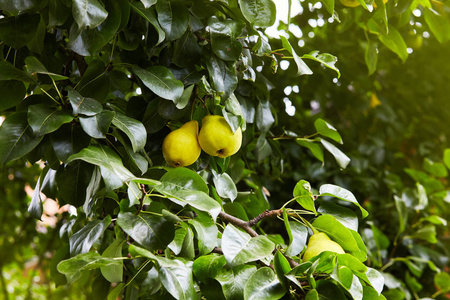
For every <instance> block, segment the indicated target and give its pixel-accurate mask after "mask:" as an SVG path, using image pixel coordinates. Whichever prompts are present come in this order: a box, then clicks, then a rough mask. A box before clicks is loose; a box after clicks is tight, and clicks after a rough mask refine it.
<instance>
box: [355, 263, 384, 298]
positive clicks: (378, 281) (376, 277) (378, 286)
mask: <svg viewBox="0 0 450 300" xmlns="http://www.w3.org/2000/svg"><path fill="white" fill-rule="evenodd" d="M357 275H358V276H359V277H360V278H362V279H363V280H364V281H366V282H367V283H369V284H370V285H371V286H372V287H373V289H374V290H375V291H376V292H377V293H378V295H381V292H382V291H383V287H384V277H383V275H382V274H381V273H380V272H379V271H377V270H375V269H373V268H369V267H368V268H367V271H366V273H365V274H364V276H360V275H359V274H357Z"/></svg>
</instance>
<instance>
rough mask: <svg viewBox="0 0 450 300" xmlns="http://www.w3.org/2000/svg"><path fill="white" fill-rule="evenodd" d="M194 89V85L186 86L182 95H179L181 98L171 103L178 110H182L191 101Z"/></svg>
mask: <svg viewBox="0 0 450 300" xmlns="http://www.w3.org/2000/svg"><path fill="white" fill-rule="evenodd" d="M194 87H195V84H192V85H190V86H188V87H187V88H186V89H185V90H184V91H183V94H182V95H181V97H180V98H179V99H177V100H175V101H173V103H174V104H175V106H176V107H177V108H178V109H183V108H185V107H186V105H188V103H189V99H191V95H192V91H193V90H194Z"/></svg>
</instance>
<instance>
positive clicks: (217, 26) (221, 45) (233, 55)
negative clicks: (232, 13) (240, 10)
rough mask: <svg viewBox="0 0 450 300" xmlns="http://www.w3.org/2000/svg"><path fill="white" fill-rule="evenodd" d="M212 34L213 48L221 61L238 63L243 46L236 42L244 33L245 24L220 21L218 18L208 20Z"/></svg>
mask: <svg viewBox="0 0 450 300" xmlns="http://www.w3.org/2000/svg"><path fill="white" fill-rule="evenodd" d="M208 26H209V28H210V34H211V47H212V49H213V52H214V54H216V55H217V56H218V57H219V58H220V59H223V60H227V61H236V60H238V59H239V57H240V55H241V53H242V44H241V43H240V42H239V41H238V40H236V38H237V37H239V36H240V35H241V33H242V29H243V28H244V27H245V24H243V23H241V22H238V21H235V20H230V19H226V20H224V21H220V20H219V19H218V18H217V17H216V16H212V17H211V18H209V20H208Z"/></svg>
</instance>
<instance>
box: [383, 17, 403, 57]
mask: <svg viewBox="0 0 450 300" xmlns="http://www.w3.org/2000/svg"><path fill="white" fill-rule="evenodd" d="M378 37H379V39H380V41H381V42H382V43H383V44H384V45H385V46H386V47H388V48H389V49H390V50H391V51H392V52H394V53H395V54H397V55H398V56H399V57H400V59H401V60H402V61H403V62H405V60H406V58H407V57H408V52H407V50H406V43H405V41H404V39H403V37H402V35H401V34H400V32H398V30H397V29H396V28H395V27H393V26H391V25H389V29H388V33H387V34H380V35H379V36H378Z"/></svg>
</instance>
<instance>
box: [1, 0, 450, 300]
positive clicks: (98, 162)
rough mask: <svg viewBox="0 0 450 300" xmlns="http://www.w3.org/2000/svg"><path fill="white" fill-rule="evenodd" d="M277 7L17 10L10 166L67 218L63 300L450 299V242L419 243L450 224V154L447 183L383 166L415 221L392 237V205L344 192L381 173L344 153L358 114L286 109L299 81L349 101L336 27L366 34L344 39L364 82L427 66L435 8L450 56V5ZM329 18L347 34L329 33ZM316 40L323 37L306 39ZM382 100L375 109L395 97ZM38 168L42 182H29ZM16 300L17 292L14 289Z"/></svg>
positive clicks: (6, 121)
mask: <svg viewBox="0 0 450 300" xmlns="http://www.w3.org/2000/svg"><path fill="white" fill-rule="evenodd" d="M275 2H277V1H272V0H228V1H209V0H191V1H181V0H140V1H138V0H61V1H60V0H44V1H37V0H26V1H12V0H0V16H1V18H0V40H1V44H0V49H1V52H0V59H1V60H0V90H1V94H2V99H1V100H0V116H2V118H1V120H2V124H1V127H0V141H1V143H0V167H1V168H2V170H3V171H5V174H13V173H14V174H16V175H15V176H16V177H18V178H19V179H21V180H22V181H23V182H25V183H23V184H22V181H20V182H21V184H22V185H20V188H21V189H22V190H23V186H25V185H26V184H28V185H29V184H31V183H32V184H33V186H32V189H33V193H30V197H29V199H26V198H25V199H26V201H27V203H26V204H27V208H26V209H25V210H26V211H24V214H26V216H27V218H28V217H29V218H28V219H27V220H31V218H34V219H33V220H34V221H33V222H35V220H40V221H42V220H45V219H46V218H47V217H48V212H47V210H46V206H45V205H46V203H50V202H52V203H53V202H54V203H57V204H58V207H61V211H60V212H58V213H57V214H56V215H57V217H55V219H56V221H55V223H56V225H54V227H53V228H52V229H48V230H51V231H52V233H53V235H52V237H51V238H49V239H48V240H46V241H47V243H45V244H46V245H47V247H45V248H43V249H44V250H42V252H41V253H42V254H41V255H39V260H40V261H41V260H42V261H43V260H44V259H45V258H47V259H48V260H47V263H46V264H42V266H41V268H42V269H43V270H44V269H45V270H47V273H48V274H49V276H48V277H49V278H50V280H51V281H52V282H53V283H54V284H55V287H54V289H55V291H58V289H59V290H61V289H64V291H67V293H66V294H64V293H61V294H57V292H55V293H54V294H53V295H50V296H49V295H47V296H48V298H47V299H51V297H55V299H56V297H58V299H63V297H70V295H76V297H86V299H111V300H112V299H214V298H217V299H324V298H328V299H337V300H340V299H343V300H345V299H355V300H362V299H404V298H406V299H411V297H412V296H411V295H413V296H414V297H415V298H416V299H419V295H421V297H442V296H444V295H445V293H447V292H449V291H450V289H449V286H450V275H449V274H448V270H446V269H445V267H444V266H445V264H446V263H447V264H448V257H447V261H445V260H443V259H444V258H445V255H447V256H448V253H446V252H445V251H446V250H445V248H444V247H437V248H436V249H432V248H429V251H428V250H427V251H425V250H424V251H423V252H421V253H419V252H413V251H414V249H412V248H414V247H412V245H413V241H414V240H417V239H421V240H422V241H426V242H431V243H433V242H434V241H435V240H436V226H444V227H445V226H446V225H445V224H446V219H445V218H442V217H438V216H436V215H435V214H432V210H430V211H428V210H424V209H425V208H426V207H427V205H428V199H430V202H431V201H432V200H431V199H434V201H436V203H437V204H434V211H439V212H441V215H442V216H446V214H447V212H448V210H446V208H445V206H444V205H443V204H442V203H444V201H446V202H447V203H448V201H449V200H448V197H449V196H448V195H449V193H450V192H449V187H448V184H447V182H446V181H445V180H444V179H442V178H445V177H446V176H447V175H448V171H447V169H449V168H450V152H449V151H450V150H448V149H447V150H446V152H445V154H444V158H443V160H442V162H437V161H436V162H434V161H431V160H426V162H425V163H424V168H426V169H427V170H428V171H429V172H430V173H431V175H430V176H428V177H425V175H423V172H422V173H421V171H419V170H418V169H417V168H416V169H414V166H411V168H409V171H408V172H409V174H410V175H411V177H413V179H414V180H415V181H417V183H416V182H414V184H415V186H414V189H411V188H407V187H406V184H407V183H405V186H403V183H402V181H401V180H400V179H398V180H397V177H395V176H396V175H395V174H394V175H392V174H391V173H389V167H386V169H383V170H385V172H384V173H383V174H384V175H386V176H385V177H383V178H380V181H383V182H387V183H386V184H387V185H388V186H389V187H391V186H392V191H393V192H395V195H391V196H392V199H395V202H393V204H392V205H391V206H390V207H389V210H390V211H391V212H392V211H395V219H396V220H397V219H398V221H399V224H400V225H399V227H398V231H397V232H396V233H395V237H394V238H393V239H392V243H391V242H390V240H389V238H388V237H387V236H386V235H385V234H383V232H382V231H381V230H380V229H378V227H377V226H379V223H377V222H376V219H374V217H373V215H375V216H377V210H376V207H374V206H375V205H376V204H372V203H371V202H370V201H368V200H366V198H362V199H363V200H364V201H361V198H360V197H359V195H365V194H364V193H363V192H359V190H360V189H361V186H359V185H357V184H353V185H350V184H346V182H349V181H346V180H343V179H341V178H346V177H345V176H347V174H349V173H350V172H352V170H354V168H353V166H355V165H356V164H357V163H358V161H361V160H358V159H359V157H358V155H353V156H352V159H353V158H356V159H355V161H356V163H353V166H352V165H350V166H349V164H350V161H351V160H352V159H351V158H350V156H349V155H347V154H346V150H348V151H349V152H350V151H353V150H354V149H344V147H345V146H344V145H343V143H344V139H343V138H342V136H344V132H345V130H346V126H345V125H346V124H347V122H351V120H348V121H346V120H341V122H339V121H336V122H331V121H330V120H328V118H322V117H321V116H317V115H315V113H314V112H312V111H308V112H303V115H302V117H301V118H300V117H297V118H288V117H286V113H287V112H288V108H287V103H288V101H289V99H288V100H287V101H286V99H284V100H283V99H282V97H278V96H279V95H280V93H281V92H280V91H282V92H284V93H285V94H288V93H287V92H286V90H285V89H284V88H285V87H288V86H286V84H289V87H290V88H291V89H292V90H294V88H293V87H295V86H296V87H297V89H298V85H300V86H301V87H302V92H303V89H304V90H305V93H311V94H314V95H316V96H317V97H319V98H320V100H321V101H323V102H326V101H329V102H328V103H331V104H330V105H332V103H339V101H340V99H339V98H337V99H333V100H330V97H329V95H327V94H326V93H327V90H321V89H320V88H316V87H317V86H316V85H319V84H323V85H324V86H327V85H331V84H335V83H336V82H339V80H341V79H340V77H341V75H343V77H345V76H349V75H348V74H349V73H351V71H349V70H350V68H344V69H341V68H340V67H339V64H338V63H337V60H338V57H337V56H336V55H335V54H334V53H333V47H330V46H328V45H324V44H323V43H321V42H317V40H318V39H320V38H323V36H322V37H321V35H320V34H321V32H327V30H332V29H329V28H332V25H331V24H333V23H334V24H340V25H339V26H340V29H341V30H343V31H345V30H347V29H348V28H351V32H352V34H354V35H355V36H356V37H355V39H354V40H352V39H351V38H348V39H347V38H346V37H345V36H341V37H340V38H339V39H341V40H344V42H345V43H347V44H348V43H352V42H354V41H357V43H359V44H361V45H362V46H363V48H364V50H363V52H364V53H363V55H362V56H361V57H362V58H361V57H360V58H361V59H360V61H358V62H359V63H360V64H362V65H363V66H364V68H357V69H358V70H361V69H364V74H363V75H361V74H360V73H357V74H358V75H360V77H361V78H362V77H367V74H369V75H373V76H375V75H376V74H378V73H377V72H378V71H377V70H379V69H380V68H381V69H382V68H386V65H388V64H387V63H385V61H383V58H382V57H381V54H380V53H388V54H387V55H386V56H389V55H390V57H389V59H391V60H393V61H396V62H397V61H400V62H406V61H407V59H408V51H409V50H408V49H409V47H407V45H406V43H405V39H406V37H407V36H408V35H411V34H410V31H407V32H406V29H405V27H404V26H407V24H409V23H408V20H409V18H413V16H415V15H417V14H419V13H418V12H417V11H419V12H423V18H424V19H425V21H424V22H423V25H421V30H427V33H428V35H429V36H430V34H432V35H433V37H434V38H435V39H437V41H438V42H440V43H447V45H448V41H449V40H450V36H449V33H450V21H449V20H450V19H449V17H448V15H449V6H448V3H444V2H441V1H435V2H436V3H438V4H436V3H431V2H430V1H395V0H392V1H388V2H385V1H382V0H376V1H370V0H369V1H364V0H355V1H341V2H338V1H334V0H326V1H286V4H287V6H286V10H285V11H283V10H282V9H281V8H280V7H281V6H278V5H280V4H279V3H275ZM280 2H281V1H280ZM419 2H420V3H419ZM349 3H351V5H350V4H349ZM276 4H277V5H276ZM298 7H301V9H299V8H298ZM294 9H297V11H296V12H295V13H294ZM277 10H278V11H277ZM314 13H316V14H317V16H314V17H312V16H311V15H312V14H314ZM277 15H278V16H279V15H285V16H287V18H286V22H284V21H282V22H279V21H278V20H277ZM308 15H309V16H310V17H311V19H309V21H308V20H306V21H305V20H303V19H302V16H308ZM324 16H326V17H324ZM278 18H279V17H278ZM311 20H312V21H311ZM320 20H321V21H320ZM405 20H406V21H405ZM319 21H320V22H324V23H325V22H327V23H328V25H329V27H326V26H325V27H324V28H321V27H322V25H320V26H318V25H317V26H312V25H311V24H315V23H314V22H316V24H319V23H320V22H319ZM413 23H414V22H413ZM274 24H275V25H274ZM277 24H278V28H277V26H276V25H277ZM308 24H309V25H308ZM352 26H353V27H352ZM307 28H309V29H311V28H312V29H311V30H310V33H312V34H309V35H308V38H310V39H313V37H314V36H317V37H318V39H316V40H314V41H309V40H308V38H307V37H305V38H304V39H301V38H300V37H299V36H300V35H299V34H298V30H300V31H301V30H305V32H306V29H307ZM424 28H425V29H424ZM271 29H276V30H275V31H276V34H275V36H274V35H273V33H270V32H271V31H270V30H271ZM447 29H448V30H447ZM296 33H297V34H296ZM333 38H336V35H333ZM330 39H331V37H330ZM305 40H306V41H308V42H309V45H310V46H309V45H307V44H305ZM355 43H356V42H355ZM337 44H338V42H337ZM312 45H313V46H314V47H315V48H314V49H309V47H312ZM303 47H305V48H303ZM344 48H345V46H342V48H339V49H344ZM305 49H309V51H304V50H305ZM336 50H338V49H336ZM328 52H330V53H328ZM352 63H353V61H352ZM286 65H288V67H285V66H286ZM343 65H344V66H347V65H346V64H345V63H344V64H343ZM358 66H360V65H358ZM385 73H386V72H383V69H382V70H381V71H380V73H379V74H381V75H382V74H385ZM381 75H380V76H381ZM334 79H336V82H334ZM342 80H344V79H342ZM359 80H360V82H365V81H364V79H359ZM378 85H379V86H381V85H382V83H378ZM355 86H356V84H355V85H351V84H349V86H347V87H345V89H347V90H349V91H351V90H352V89H353V90H354V89H355ZM308 87H310V90H308ZM338 87H339V86H338ZM341 89H344V87H342V88H341ZM329 90H330V91H331V88H330V89H329ZM297 92H299V91H297ZM297 92H296V93H297ZM371 95H372V94H371ZM374 95H375V93H374ZM375 97H376V95H375ZM319 98H317V99H319ZM310 100H314V99H313V97H312V98H311V99H310ZM372 100H373V105H372V108H375V107H376V106H377V105H379V103H381V102H380V100H379V99H378V98H376V99H375V98H373V99H372ZM302 101H303V100H302V99H300V100H299V102H302ZM333 101H334V102H333ZM376 101H378V102H379V103H378V102H376ZM323 102H322V103H323ZM318 103H319V102H317V103H316V102H313V101H312V104H313V105H316V106H318V107H317V110H319V111H320V109H323V110H326V108H327V106H325V107H323V108H321V107H320V105H319V104H320V103H319V104H318ZM285 104H286V106H285ZM280 107H281V108H280ZM284 108H285V109H284ZM316 113H317V112H316ZM388 113H389V112H388ZM385 119H389V118H385ZM333 121H334V120H333ZM339 123H342V124H339ZM282 124H286V125H289V126H282ZM337 128H338V129H337ZM347 130H349V129H348V128H347ZM355 130H356V129H355ZM358 132H359V133H360V134H364V132H363V128H358ZM380 139H381V138H380ZM345 142H346V143H347V140H346V141H345ZM350 143H352V141H350ZM356 148H357V146H355V149H356ZM358 150H359V151H360V153H359V154H361V155H362V153H364V151H368V150H367V149H366V148H364V149H358ZM299 157H301V158H302V160H301V162H299V160H297V159H298V158H299ZM288 162H289V163H288ZM317 164H318V165H319V167H318V168H316V167H314V166H317ZM380 164H381V163H380ZM364 166H365V165H364ZM364 166H361V167H364ZM285 169H286V170H289V171H288V172H285ZM16 170H27V171H26V172H25V171H16ZM305 170H308V172H306V171H305ZM309 171H310V172H309ZM27 172H34V173H33V174H36V177H35V178H33V176H31V175H30V176H29V177H26V178H30V179H27V180H23V178H25V177H24V176H22V175H21V174H22V173H23V174H27ZM368 172H369V171H368ZM444 173H445V174H444ZM283 174H287V175H286V176H285V175H283ZM321 174H322V175H323V176H322V177H320V176H321ZM384 175H383V176H384ZM8 176H9V175H7V176H6V177H8ZM380 176H381V175H380ZM359 177H360V175H359V174H352V180H353V181H352V182H357V179H358V178H359ZM13 178H14V176H13ZM436 178H441V179H436ZM5 181H6V182H8V180H5ZM9 181H11V180H9ZM399 181H400V183H399ZM310 182H311V183H312V184H311V183H310ZM368 182H369V181H368ZM439 184H441V185H439ZM5 186H6V184H5ZM399 186H401V188H399ZM394 187H395V188H397V190H395V188H394ZM353 189H355V190H358V194H356V193H354V192H352V190H353ZM1 193H3V192H1ZM6 194H7V193H6V192H5V198H6V199H8V198H7V196H6ZM0 195H3V194H0ZM355 195H356V196H355ZM375 195H381V192H380V194H375ZM365 197H368V196H366V195H365ZM22 198H23V197H22ZM436 199H438V200H436ZM393 201H394V200H393ZM438 201H441V202H438ZM394 206H395V208H394ZM409 210H410V211H411V212H410V213H411V214H412V211H415V212H416V214H415V216H416V217H415V219H414V220H415V221H414V222H415V223H413V224H412V223H411V224H410V223H408V222H409V221H411V218H408V211H409ZM422 210H423V214H421V213H422ZM12 217H14V216H5V220H6V218H12ZM409 225H410V226H411V228H414V230H415V229H417V231H416V232H415V231H414V230H408V229H407V226H409ZM30 230H34V228H31V229H30ZM439 230H440V229H439ZM18 231H19V230H18ZM406 233H408V234H406ZM433 233H434V234H433ZM433 237H434V240H433ZM7 243H9V241H6V242H5V244H4V245H7ZM435 243H437V240H436V242H435ZM11 244H13V243H11ZM443 245H445V244H443ZM43 247H44V246H43ZM419 248H420V247H417V249H419ZM388 249H389V250H390V254H389V253H387V252H388V251H387V250H388ZM397 249H402V250H403V251H405V253H406V252H407V251H410V252H408V253H411V255H406V254H405V256H396V253H398V252H396V251H397ZM427 249H428V248H427ZM443 249H444V250H443ZM447 249H448V248H447ZM5 252H6V251H5ZM447 252H448V250H447ZM442 253H443V254H442ZM426 255H428V257H427V256H426ZM435 257H438V259H435ZM441 257H444V258H442V259H441ZM440 263H442V265H440ZM396 264H405V265H406V266H407V268H408V271H407V272H405V273H402V276H399V277H400V278H396V277H395V275H396V274H397V273H396V272H393V274H391V273H389V268H391V267H393V266H395V265H396ZM0 267H2V264H0ZM43 272H44V271H43ZM425 273H427V274H432V276H429V277H428V278H424V277H426V276H423V277H422V275H423V274H425ZM1 274H2V272H0V275H1ZM403 274H404V275H403ZM1 278H3V275H2V276H1ZM429 278H431V285H430V286H431V288H430V289H425V288H424V287H423V285H424V284H425V283H426V282H428V283H430V281H429ZM422 280H423V281H422ZM426 280H428V281H426ZM3 281H4V279H3ZM421 282H422V283H421ZM51 290H52V287H49V289H48V291H49V292H48V294H51V292H50V291H51ZM3 291H4V293H3V294H4V297H5V299H8V298H11V299H14V296H10V295H8V289H7V287H6V284H3ZM55 295H58V296H55ZM402 297H403V298H402Z"/></svg>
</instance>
